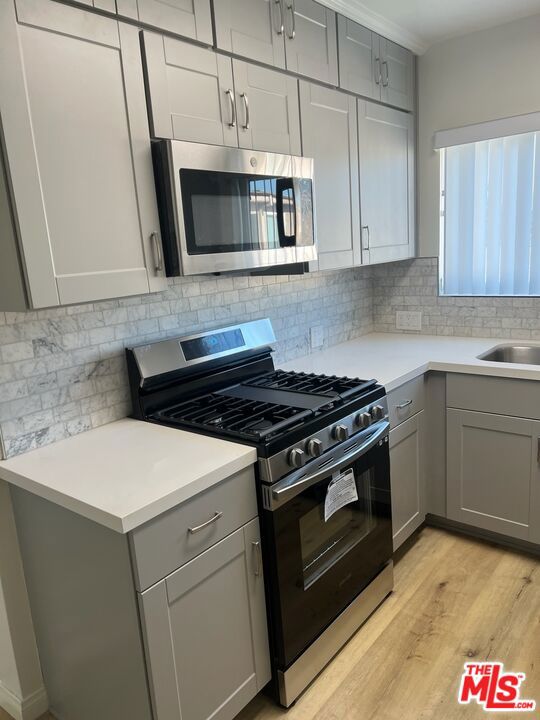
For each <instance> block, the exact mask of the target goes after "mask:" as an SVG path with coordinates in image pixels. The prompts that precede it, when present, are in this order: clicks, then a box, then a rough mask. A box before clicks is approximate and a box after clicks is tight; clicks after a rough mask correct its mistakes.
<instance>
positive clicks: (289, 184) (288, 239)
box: [276, 178, 296, 247]
mask: <svg viewBox="0 0 540 720" xmlns="http://www.w3.org/2000/svg"><path fill="white" fill-rule="evenodd" d="M287 190H291V193H292V212H291V211H289V210H285V207H284V202H283V196H284V195H285V193H286V192H287ZM276 212H277V227H278V235H279V244H280V246H281V247H294V246H295V245H296V196H295V192H294V181H293V180H292V179H291V178H278V179H277V180H276ZM285 212H287V213H289V212H290V214H291V215H292V217H293V218H294V232H293V233H292V235H287V234H286V233H285Z"/></svg>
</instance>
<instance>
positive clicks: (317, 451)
mask: <svg viewBox="0 0 540 720" xmlns="http://www.w3.org/2000/svg"><path fill="white" fill-rule="evenodd" d="M306 450H307V451H308V455H311V457H314V458H317V457H320V456H321V455H322V454H323V450H324V446H323V444H322V440H319V438H312V439H311V440H310V441H309V442H308V444H307V447H306Z"/></svg>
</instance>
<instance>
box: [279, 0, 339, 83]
mask: <svg viewBox="0 0 540 720" xmlns="http://www.w3.org/2000/svg"><path fill="white" fill-rule="evenodd" d="M284 8H285V55H286V58H287V70H291V72H295V73H298V74H299V75H307V76H308V77H310V78H313V79H314V80H321V81H322V82H325V83H329V84H330V85H337V84H338V59H337V36H336V13H335V12H334V11H333V10H328V8H325V7H323V6H322V5H319V3H316V2H314V1H313V0H284Z"/></svg>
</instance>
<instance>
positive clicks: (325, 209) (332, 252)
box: [300, 81, 362, 270]
mask: <svg viewBox="0 0 540 720" xmlns="http://www.w3.org/2000/svg"><path fill="white" fill-rule="evenodd" d="M300 106H301V118H302V149H303V154H304V155H305V156H307V157H312V158H314V160H315V185H314V187H315V213H316V222H317V241H318V252H319V268H320V269H321V270H328V269H331V268H340V267H352V266H353V265H358V264H360V263H361V261H362V257H361V251H360V202H359V188H358V141H357V126H356V100H355V98H353V97H352V96H351V95H346V94H345V93H342V92H339V91H338V90H331V89H329V88H325V87H321V86H320V85H313V84H312V83H308V82H304V81H300Z"/></svg>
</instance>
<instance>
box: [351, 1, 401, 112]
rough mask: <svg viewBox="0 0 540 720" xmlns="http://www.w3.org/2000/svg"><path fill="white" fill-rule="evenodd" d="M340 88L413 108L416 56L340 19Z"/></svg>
mask: <svg viewBox="0 0 540 720" xmlns="http://www.w3.org/2000/svg"><path fill="white" fill-rule="evenodd" d="M338 45H339V85H340V87H342V88H343V89H344V90H350V91H351V92H354V93H357V94H358V95H363V96H364V97H367V98H372V99H373V100H380V101H381V102H383V103H386V104H387V105H393V106H395V107H398V108H401V109H403V110H409V111H411V110H413V109H414V55H413V53H411V52H410V51H409V50H406V49H405V48H403V47H401V46H400V45H396V43H393V42H391V41H390V40H387V39H386V38H383V37H381V36H380V35H377V33H374V32H372V31H371V30H369V29H368V28H366V27H364V26H363V25H359V24H358V23H355V22H354V21H352V20H349V19H347V18H345V17H343V16H341V15H339V16H338Z"/></svg>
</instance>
